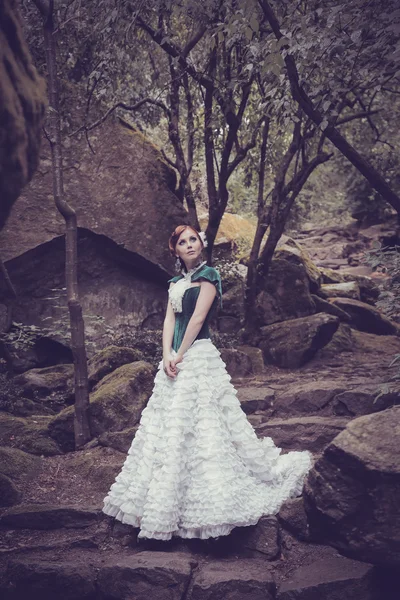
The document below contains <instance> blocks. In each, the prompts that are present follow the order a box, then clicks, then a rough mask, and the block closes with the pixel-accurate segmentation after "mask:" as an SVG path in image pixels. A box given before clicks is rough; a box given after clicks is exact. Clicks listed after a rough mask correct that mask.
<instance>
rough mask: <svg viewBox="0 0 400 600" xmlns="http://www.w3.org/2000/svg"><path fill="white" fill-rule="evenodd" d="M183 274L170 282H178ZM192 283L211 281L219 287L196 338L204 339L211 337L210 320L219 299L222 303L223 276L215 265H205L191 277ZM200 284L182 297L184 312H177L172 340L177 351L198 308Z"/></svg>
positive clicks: (188, 290)
mask: <svg viewBox="0 0 400 600" xmlns="http://www.w3.org/2000/svg"><path fill="white" fill-rule="evenodd" d="M182 277H183V275H177V276H176V277H173V278H172V279H170V280H169V281H170V282H173V283H176V282H177V281H179V280H180V279H182ZM191 280H192V283H193V282H195V281H202V280H203V281H210V282H211V283H213V284H214V285H215V287H216V288H217V296H216V297H215V298H214V302H213V303H212V305H211V308H210V310H209V311H208V314H207V317H206V318H205V321H204V323H203V325H202V327H201V329H200V331H199V333H198V334H197V337H196V340H202V339H205V338H209V337H210V330H209V322H210V321H211V319H212V317H213V315H214V313H215V309H216V307H217V304H218V297H219V301H220V303H221V305H222V286H221V277H220V275H219V273H218V271H217V270H216V269H214V268H213V267H208V266H207V265H204V266H203V267H201V268H200V269H199V270H198V271H196V272H195V273H194V274H193V275H192V277H191ZM199 293H200V286H196V287H190V288H189V289H187V290H186V291H185V293H184V295H183V298H182V312H176V313H175V329H174V337H173V340H172V348H173V349H174V350H175V351H178V349H179V347H180V345H181V343H182V340H183V337H184V335H185V332H186V327H187V326H188V323H189V321H190V319H191V317H192V315H193V313H194V309H195V308H196V302H197V299H198V297H199Z"/></svg>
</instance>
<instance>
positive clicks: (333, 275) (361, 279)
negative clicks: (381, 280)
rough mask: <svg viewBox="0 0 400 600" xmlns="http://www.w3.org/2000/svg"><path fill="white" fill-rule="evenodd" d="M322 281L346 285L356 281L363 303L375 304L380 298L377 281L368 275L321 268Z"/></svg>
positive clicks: (353, 270) (353, 271)
mask: <svg viewBox="0 0 400 600" xmlns="http://www.w3.org/2000/svg"><path fill="white" fill-rule="evenodd" d="M320 271H321V273H322V280H323V282H324V283H345V282H348V281H355V282H356V283H357V284H358V287H359V290H360V297H361V300H362V301H363V302H367V303H369V304H373V303H374V302H375V300H377V299H378V298H379V295H380V289H379V285H378V284H377V282H376V281H374V280H373V279H371V277H368V276H367V275H359V274H357V273H355V269H352V272H351V273H346V272H344V271H343V270H340V271H335V270H333V269H328V268H327V267H322V268H321V267H320Z"/></svg>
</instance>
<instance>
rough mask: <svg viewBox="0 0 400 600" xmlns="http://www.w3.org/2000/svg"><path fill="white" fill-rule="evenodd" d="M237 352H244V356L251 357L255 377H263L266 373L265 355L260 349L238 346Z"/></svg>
mask: <svg viewBox="0 0 400 600" xmlns="http://www.w3.org/2000/svg"><path fill="white" fill-rule="evenodd" d="M236 331H237V330H236ZM236 350H239V352H244V354H247V356H249V357H250V360H251V365H252V370H253V374H254V375H262V374H263V373H264V369H265V365H264V359H263V353H262V350H260V348H255V347H254V346H237V347H236Z"/></svg>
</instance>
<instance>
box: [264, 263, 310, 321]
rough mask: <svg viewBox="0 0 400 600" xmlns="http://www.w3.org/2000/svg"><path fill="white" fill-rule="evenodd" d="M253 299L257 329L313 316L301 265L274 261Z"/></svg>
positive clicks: (305, 276) (304, 273) (303, 269)
mask: <svg viewBox="0 0 400 600" xmlns="http://www.w3.org/2000/svg"><path fill="white" fill-rule="evenodd" d="M261 287H262V291H261V292H260V293H259V294H258V295H257V298H256V307H255V310H256V315H257V322H258V324H259V325H260V326H264V325H270V324H272V323H277V322H282V321H286V320H289V319H290V320H292V319H293V320H294V319H298V318H300V317H306V316H308V315H312V314H314V313H315V305H314V302H313V300H312V298H311V296H310V290H309V284H308V278H307V275H306V271H305V268H304V267H303V266H302V265H294V264H292V263H290V262H288V261H287V260H283V259H274V260H273V261H272V262H271V266H270V270H269V273H268V277H267V279H266V280H264V281H263V282H262V283H261Z"/></svg>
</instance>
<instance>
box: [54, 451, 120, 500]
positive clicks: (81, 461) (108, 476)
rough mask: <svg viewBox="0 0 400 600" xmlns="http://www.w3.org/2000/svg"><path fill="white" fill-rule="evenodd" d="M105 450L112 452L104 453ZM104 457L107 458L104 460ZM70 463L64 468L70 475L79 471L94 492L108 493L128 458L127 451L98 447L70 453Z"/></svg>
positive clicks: (80, 477)
mask: <svg viewBox="0 0 400 600" xmlns="http://www.w3.org/2000/svg"><path fill="white" fill-rule="evenodd" d="M104 450H107V451H109V452H110V454H108V453H107V454H106V455H105V453H104ZM104 457H105V458H106V460H104ZM68 458H69V460H68V463H66V464H65V465H64V468H65V469H66V471H67V472H68V474H69V475H70V476H73V475H75V474H76V473H79V479H80V480H81V481H83V480H84V484H85V485H87V486H89V487H90V488H91V489H93V491H94V492H97V491H98V492H101V494H103V498H104V496H105V495H106V494H107V492H108V490H109V489H110V487H111V485H112V484H113V483H114V480H115V478H116V476H117V475H118V473H119V472H120V471H121V467H122V465H123V463H124V460H125V459H126V452H124V453H123V454H122V453H121V452H115V451H114V450H112V449H111V448H104V447H101V446H99V447H97V448H94V449H92V450H87V451H84V452H82V451H80V452H74V453H73V454H71V455H69V457H68Z"/></svg>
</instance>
